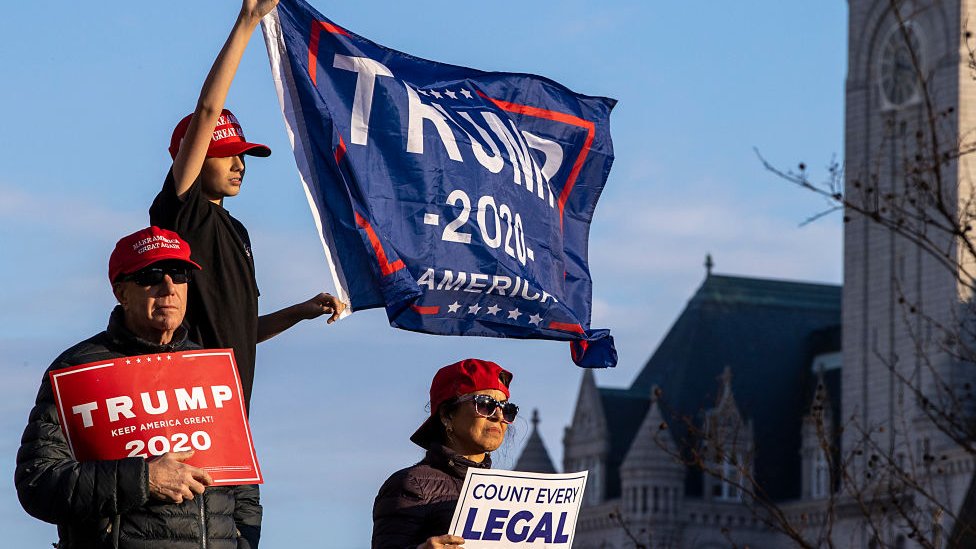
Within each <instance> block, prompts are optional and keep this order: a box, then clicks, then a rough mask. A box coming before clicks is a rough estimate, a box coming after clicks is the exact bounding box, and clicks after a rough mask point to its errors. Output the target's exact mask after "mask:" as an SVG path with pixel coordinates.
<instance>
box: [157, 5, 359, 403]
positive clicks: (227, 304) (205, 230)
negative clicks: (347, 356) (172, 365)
mask: <svg viewBox="0 0 976 549" xmlns="http://www.w3.org/2000/svg"><path fill="white" fill-rule="evenodd" d="M277 4H278V2H277V0H244V2H243V3H242V6H241V12H240V14H239V15H238V18H237V21H236V23H235V24H234V27H233V28H232V29H231V32H230V36H228V38H227V41H226V43H225V44H224V47H223V49H221V51H220V53H219V54H218V56H217V59H216V61H215V62H214V65H213V67H212V68H211V70H210V74H209V75H208V76H207V79H206V80H205V81H204V83H203V88H202V90H201V92H200V98H199V100H198V102H197V106H196V109H195V110H194V112H193V113H192V114H191V115H189V116H187V117H186V118H184V119H183V120H182V121H181V122H180V123H179V124H178V125H177V127H176V129H175V130H174V132H173V138H172V141H171V143H170V147H169V152H170V155H171V156H172V157H173V167H172V169H171V170H170V172H169V174H168V175H167V177H166V181H165V183H164V184H163V188H162V190H161V191H160V192H159V194H158V195H157V196H156V199H155V200H154V201H153V204H152V207H151V208H150V209H149V215H150V220H151V221H152V223H153V224H155V225H158V226H160V227H165V228H168V229H171V230H175V231H177V232H179V233H180V234H181V235H183V237H184V238H186V239H187V241H188V242H190V245H191V246H192V247H193V253H194V260H195V261H197V262H198V263H200V264H201V265H203V266H204V268H205V269H207V271H206V272H207V274H206V275H202V276H201V277H200V278H199V279H198V280H195V281H194V282H195V285H194V289H193V291H192V292H191V294H190V297H189V299H190V303H189V307H188V313H187V323H188V324H189V326H190V331H191V335H192V337H193V338H194V339H195V340H197V341H199V342H200V343H202V344H203V345H204V346H205V347H231V348H233V349H234V354H235V358H236V360H237V365H238V369H239V370H240V372H241V382H242V385H243V388H244V398H245V400H246V401H247V402H248V403H250V398H251V388H252V385H253V381H254V355H255V346H256V345H257V343H258V342H259V341H264V340H266V339H269V338H271V337H273V336H275V335H277V334H279V333H281V332H283V331H284V330H287V329H288V328H290V327H292V326H294V325H295V324H296V323H298V322H299V321H301V320H307V319H312V318H316V317H318V316H320V315H323V314H329V315H331V316H330V317H329V323H330V324H331V323H332V322H334V321H335V320H336V319H337V318H338V317H339V314H340V313H341V312H342V310H343V309H344V308H345V305H344V304H343V303H342V302H341V301H339V300H337V299H336V298H334V297H333V296H331V295H329V294H326V293H321V294H318V295H316V296H315V297H313V298H311V299H309V300H308V301H305V302H302V303H298V304H296V305H293V306H291V307H287V308H285V309H282V310H280V311H277V312H274V313H271V314H268V315H264V316H260V317H259V316H258V288H257V283H256V280H255V275H254V261H253V258H252V255H251V243H250V237H249V236H248V233H247V229H245V228H244V225H243V224H241V222H240V221H238V220H237V219H235V218H234V217H233V216H231V214H230V213H229V212H228V211H227V210H225V209H224V207H223V202H224V199H225V198H228V197H232V196H237V194H238V193H239V192H240V189H241V185H242V183H243V182H244V173H245V161H244V156H245V155H251V156H258V157H266V156H268V155H270V154H271V149H269V148H268V147H266V146H264V145H260V144H257V143H249V142H247V141H246V140H245V139H244V133H243V130H242V129H241V126H240V123H239V122H238V121H237V118H236V117H235V116H234V115H233V114H232V113H231V112H230V111H228V110H227V109H224V101H225V100H226V98H227V92H228V90H229V89H230V85H231V82H233V79H234V75H235V73H236V72H237V67H238V65H239V64H240V60H241V56H242V55H243V54H244V49H245V48H246V47H247V43H248V40H249V39H250V36H251V34H252V33H253V32H254V29H255V28H256V27H257V25H258V23H259V22H260V21H261V18H262V17H263V16H264V15H266V14H267V13H268V12H270V11H271V10H272V9H274V7H275V6H276V5H277Z"/></svg>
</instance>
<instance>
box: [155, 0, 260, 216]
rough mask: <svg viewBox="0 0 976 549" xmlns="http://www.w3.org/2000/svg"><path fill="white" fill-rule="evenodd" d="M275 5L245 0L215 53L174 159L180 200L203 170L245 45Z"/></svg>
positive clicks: (174, 175) (174, 177)
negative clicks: (225, 38) (226, 35)
mask: <svg viewBox="0 0 976 549" xmlns="http://www.w3.org/2000/svg"><path fill="white" fill-rule="evenodd" d="M277 5H278V0H244V1H243V2H242V4H241V12H240V14H239V15H238V16H237V21H236V22H235V23H234V27H233V28H232V29H231V31H230V35H229V36H228V37H227V41H226V42H224V47H223V48H221V50H220V53H219V54H217V59H216V60H215V61H214V64H213V66H212V67H211V68H210V73H209V74H208V75H207V79H206V80H204V81H203V88H202V89H201V90H200V98H199V99H198V100H197V106H196V108H195V109H194V110H193V119H192V120H191V121H190V126H189V128H187V131H186V136H185V137H184V138H183V143H182V144H181V145H180V150H179V152H178V153H177V154H176V158H175V159H173V179H174V180H175V182H176V194H177V196H180V197H182V196H183V195H184V194H186V192H187V191H188V190H189V189H190V186H191V185H193V182H194V181H196V179H197V176H199V175H200V170H201V169H202V168H203V161H204V159H206V157H207V148H208V147H209V146H210V138H211V136H212V135H213V129H214V126H215V125H216V124H217V118H218V117H219V116H220V112H221V111H222V110H223V108H224V103H225V102H226V100H227V92H228V91H229V90H230V85H231V83H232V82H233V81H234V75H235V74H236V73H237V67H238V66H239V65H240V63H241V57H242V56H243V55H244V50H245V49H246V48H247V43H248V41H249V40H250V38H251V34H253V33H254V29H255V28H256V27H257V26H258V23H260V22H261V18H262V17H264V16H265V15H267V14H268V13H269V12H270V11H271V10H273V9H274V8H275V6H277Z"/></svg>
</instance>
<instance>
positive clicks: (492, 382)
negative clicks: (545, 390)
mask: <svg viewBox="0 0 976 549" xmlns="http://www.w3.org/2000/svg"><path fill="white" fill-rule="evenodd" d="M512 377H514V376H512V373H511V372H509V371H508V370H506V369H504V368H502V367H501V366H499V365H497V364H495V363H494V362H489V361H487V360H478V359H477V358H466V359H464V360H462V361H460V362H455V363H454V364H450V365H448V366H444V367H443V368H441V369H440V370H437V373H436V374H434V380H433V381H431V382H430V417H429V418H427V421H425V422H424V423H423V425H421V426H420V428H419V429H417V431H416V432H415V433H414V434H413V435H411V437H410V440H411V441H413V442H414V443H415V444H417V445H418V446H420V447H422V448H427V447H428V446H429V445H430V443H431V442H433V441H434V438H435V437H436V435H437V432H438V431H437V422H438V421H439V418H438V417H437V410H438V409H440V407H441V404H444V403H445V402H447V401H448V400H451V399H452V398H455V397H459V396H461V395H466V394H468V393H473V392H475V391H483V390H486V389H497V390H499V391H501V392H502V393H504V395H505V398H506V399H508V398H509V396H510V394H509V392H508V386H509V384H510V383H511V382H512Z"/></svg>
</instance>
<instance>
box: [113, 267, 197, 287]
mask: <svg viewBox="0 0 976 549" xmlns="http://www.w3.org/2000/svg"><path fill="white" fill-rule="evenodd" d="M166 275H169V277H170V279H172V280H173V284H186V283H187V282H189V281H190V269H188V268H186V267H146V268H145V269H140V270H138V271H136V272H134V273H132V274H128V275H125V276H124V277H123V278H122V280H126V281H129V282H135V283H136V284H138V285H139V286H155V285H156V284H159V283H160V282H162V281H163V279H164V278H165V277H166Z"/></svg>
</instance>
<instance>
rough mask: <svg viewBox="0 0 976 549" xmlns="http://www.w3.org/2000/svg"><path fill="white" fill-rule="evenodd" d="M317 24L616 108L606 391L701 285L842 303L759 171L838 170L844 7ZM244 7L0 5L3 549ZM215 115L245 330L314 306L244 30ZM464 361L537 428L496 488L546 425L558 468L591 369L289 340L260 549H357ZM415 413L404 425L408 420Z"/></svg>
mask: <svg viewBox="0 0 976 549" xmlns="http://www.w3.org/2000/svg"><path fill="white" fill-rule="evenodd" d="M313 5H314V6H315V7H316V8H317V9H318V10H319V11H320V12H322V13H324V14H325V15H327V16H328V17H330V18H331V19H333V20H334V21H336V22H337V23H339V24H340V25H342V26H345V27H346V28H349V29H351V30H353V31H355V32H357V33H358V34H361V35H363V36H366V37H368V38H370V39H372V40H374V41H376V42H379V43H381V44H384V45H387V46H389V47H392V48H395V49H399V50H401V51H405V52H408V53H411V54H414V55H418V56H421V57H426V58H429V59H434V60H438V61H444V62H449V63H454V64H460V65H467V66H471V67H476V68H479V69H483V70H505V71H523V72H532V73H537V74H541V75H545V76H548V77H550V78H553V79H555V80H558V81H560V82H562V83H563V84H565V85H567V86H569V87H570V88H572V89H574V90H576V91H579V92H581V93H586V94H589V95H605V96H610V97H614V98H616V99H618V100H619V104H618V106H617V108H616V109H615V111H614V113H613V116H612V118H611V127H612V131H613V138H614V145H615V149H616V162H615V164H614V168H613V171H612V172H611V174H610V179H609V182H608V183H607V186H606V191H605V192H604V194H603V197H602V199H601V203H600V204H599V206H598V207H597V211H596V215H595V219H594V225H593V229H592V234H591V240H590V259H591V269H592V274H593V281H594V284H593V288H594V296H593V297H594V301H595V303H594V317H593V326H594V327H609V328H611V329H612V330H613V333H614V335H615V336H616V340H617V347H618V351H619V353H620V365H619V366H618V368H617V369H616V370H614V371H601V372H598V375H597V381H598V383H600V384H602V385H611V386H625V385H627V384H629V383H630V381H631V380H632V379H633V377H634V376H635V375H636V373H637V371H638V370H639V369H640V367H641V366H642V365H643V363H644V362H645V361H646V360H647V358H648V357H649V356H650V354H651V352H652V351H653V350H654V348H655V346H656V344H657V342H658V341H659V340H660V339H661V337H662V336H663V335H664V334H665V333H666V331H667V329H668V327H669V325H670V323H671V322H672V321H673V320H674V319H675V318H676V317H677V315H678V313H679V312H680V311H681V308H682V307H683V306H684V303H685V301H686V300H687V299H688V298H689V297H690V296H691V294H692V293H693V292H694V290H695V288H697V286H698V285H699V284H700V283H701V281H702V279H703V277H704V268H703V267H702V262H703V260H704V256H705V253H706V252H711V253H712V254H713V256H714V259H715V263H716V268H715V269H716V272H719V273H726V274H738V275H752V276H759V277H772V278H788V279H800V280H812V281H826V282H839V281H840V276H841V256H840V253H841V222H840V219H839V216H838V215H836V214H835V215H833V216H830V217H828V218H826V219H824V220H821V221H819V222H817V223H815V224H813V225H809V226H805V227H800V226H799V225H800V223H801V222H802V221H803V220H804V219H806V218H807V217H809V216H810V215H813V214H815V213H818V212H819V211H821V210H822V209H823V208H824V204H823V202H822V201H820V200H818V199H817V198H815V197H814V196H812V195H810V194H809V193H806V192H804V191H801V190H798V189H795V188H792V187H789V186H788V185H787V184H785V183H783V182H781V181H779V180H777V179H776V178H775V177H774V176H772V175H771V174H769V173H767V172H765V171H764V170H763V168H762V166H761V164H760V163H759V161H758V160H757V159H756V157H755V155H754V153H753V147H757V148H758V149H760V150H761V151H762V152H763V154H764V155H765V156H766V157H767V158H769V159H770V160H772V161H773V162H774V163H777V164H779V165H782V166H784V167H791V166H795V165H796V163H797V162H799V161H805V162H806V163H807V164H808V165H809V166H811V167H812V168H813V170H814V171H815V172H816V173H821V174H822V173H824V170H823V169H822V167H823V166H825V165H826V164H827V163H828V162H829V161H830V159H831V157H832V156H833V155H835V154H836V155H838V156H839V155H840V154H841V153H842V150H843V141H842V139H843V132H842V129H843V90H844V77H845V70H846V66H845V65H846V53H845V51H846V28H847V27H846V24H847V23H846V16H847V10H846V3H845V2H840V1H832V2H784V1H782V0H753V1H750V2H736V3H730V2H721V1H717V0H714V1H711V2H704V3H695V4H694V5H693V6H692V5H690V4H688V3H683V2H656V1H655V2H648V1H647V0H640V1H621V0H607V1H604V2H598V3H593V2H586V3H584V2H582V1H580V0H566V1H564V2H525V1H524V0H520V1H512V0H498V1H496V2H493V3H491V4H490V6H489V5H488V4H485V3H470V2H447V1H443V0H425V1H413V2H381V1H376V0H360V1H358V2H343V3H335V4H329V3H325V2H323V1H321V0H316V1H314V2H313ZM238 7H239V5H238V4H236V3H235V2H233V1H231V0H221V1H209V2H199V1H190V0H173V1H170V2H159V3H146V2H130V1H126V2H122V1H118V0H106V1H104V2H95V3H91V2H52V1H49V0H37V1H33V2H16V3H10V5H7V6H5V9H4V12H5V13H4V16H3V18H2V23H0V27H2V29H3V38H2V39H0V60H2V63H0V105H3V113H2V122H0V151H2V162H0V250H2V252H3V255H2V257H3V259H2V271H0V272H2V279H0V280H2V281H3V285H2V290H0V368H2V375H3V383H2V384H0V456H2V457H3V459H0V478H4V479H7V480H6V481H4V482H3V483H0V531H2V532H4V536H5V542H4V545H5V546H7V547H28V546H35V547H41V546H44V545H45V544H47V543H50V542H52V541H54V540H55V538H56V534H55V530H54V527H53V526H50V525H46V524H44V523H41V522H39V521H36V520H34V519H32V518H30V517H29V516H28V515H27V514H26V513H24V512H23V511H22V510H21V508H20V506H19V504H18V502H17V500H16V494H15V492H14V489H13V485H12V481H11V480H10V479H12V476H13V463H14V455H15V452H16V449H17V446H18V444H19V437H20V434H21V431H22V430H23V427H24V424H25V423H26V419H27V413H28V411H29V409H30V407H31V404H32V403H33V399H34V395H35V392H36V390H37V385H38V383H39V381H40V378H41V374H42V372H43V371H44V369H45V368H46V367H47V365H48V364H49V363H50V361H51V360H52V359H53V358H54V357H55V356H56V355H57V354H59V353H60V352H61V351H62V350H63V349H65V348H66V347H68V346H70V345H72V344H74V343H76V342H77V341H79V340H81V339H84V338H86V337H88V336H90V335H92V334H93V333H95V332H97V331H99V330H101V329H102V328H103V327H104V326H105V324H106V320H107V315H108V312H109V310H110V309H111V307H112V305H113V299H112V295H111V292H110V288H109V285H108V282H107V280H106V278H107V277H106V274H105V273H106V269H107V267H106V264H107V258H108V254H109V252H110V251H111V249H112V247H113V246H114V243H115V241H116V240H117V239H118V237H119V236H121V235H123V234H127V233H129V232H132V231H134V230H136V229H138V228H141V227H143V226H145V225H146V224H147V223H148V217H147V214H146V210H147V208H148V205H149V203H150V201H151V200H152V197H153V196H154V195H155V194H156V192H157V191H158V188H159V186H160V185H161V183H162V179H163V176H164V175H165V173H166V170H167V169H168V167H169V156H168V155H167V153H166V147H167V145H168V143H169V136H170V133H171V131H172V128H173V126H174V125H175V123H176V122H177V121H178V120H179V119H180V118H181V117H182V116H184V115H185V114H186V113H188V112H189V111H190V110H191V109H192V107H193V105H194V102H195V100H196V97H197V94H198V92H199V88H200V84H201V83H202V80H203V77H204V76H205V74H206V72H207V70H208V69H209V67H210V64H211V62H212V60H213V57H214V56H215V55H216V53H217V51H218V49H219V47H220V45H221V43H222V42H223V40H224V38H225V36H226V33H227V31H228V30H229V28H230V26H231V24H232V22H233V19H234V17H235V15H236V11H237V9H238ZM228 104H229V106H230V107H231V108H232V109H233V110H234V111H235V113H236V114H237V115H238V117H239V118H240V119H241V121H242V123H243V125H244V129H245V131H246V132H247V135H248V137H249V138H251V139H253V140H257V141H260V142H263V143H267V144H268V145H269V146H270V147H271V148H272V149H273V150H274V154H273V155H272V156H271V157H270V158H269V159H267V160H255V161H252V162H249V164H248V180H247V182H246V183H245V188H244V189H243V191H242V194H241V196H240V197H238V198H235V199H232V200H229V201H228V202H227V204H226V205H227V207H228V208H229V209H230V210H231V211H232V212H233V213H234V215H235V216H237V217H238V218H240V219H241V220H242V221H243V222H244V223H245V225H247V227H248V228H249V230H250V231H251V236H252V240H253V243H254V250H255V257H256V261H257V272H258V283H259V286H260V288H261V292H262V293H261V309H262V311H263V312H269V311H271V310H274V309H276V308H278V307H282V306H285V305H289V304H291V303H294V302H297V301H300V300H304V299H306V298H307V297H310V296H311V295H312V294H314V293H316V292H318V291H320V290H323V289H330V287H331V279H330V277H329V275H328V268H327V266H326V260H325V255H324V253H323V251H322V249H321V246H320V244H319V241H318V237H317V235H316V234H315V228H314V224H313V222H312V218H311V216H310V214H309V212H308V206H307V203H306V201H305V198H304V194H303V191H302V189H301V185H300V183H299V180H298V177H297V173H296V169H295V165H294V157H293V156H292V153H291V151H290V147H289V144H288V140H287V136H286V133H285V129H284V124H283V121H282V118H281V113H280V110H279V107H278V104H277V99H276V97H275V93H274V88H273V85H272V81H271V74H270V70H269V67H268V60H267V54H266V52H265V48H264V43H263V41H262V39H261V37H260V32H259V33H258V34H257V35H256V36H255V38H254V39H253V40H252V42H251V45H250V47H249V49H248V52H247V54H246V56H245V60H244V62H243V64H242V66H241V70H240V72H239V75H238V78H237V80H236V82H235V85H234V87H233V89H232V91H231V96H230V100H229V103H228ZM465 356H478V357H483V358H488V359H493V360H496V361H498V362H499V363H501V364H503V365H505V366H506V367H508V368H509V369H511V370H512V371H513V372H515V374H516V377H515V381H514V383H513V396H512V399H513V400H514V401H516V402H518V403H519V404H520V405H521V406H522V409H523V410H526V411H527V413H526V414H525V415H524V419H521V420H519V421H517V422H516V425H515V429H514V430H513V431H510V437H509V441H508V442H507V443H506V446H505V447H503V448H502V449H501V450H500V451H499V452H498V453H497V455H496V457H497V459H498V462H499V464H500V465H501V466H503V467H504V466H507V465H511V464H512V463H513V462H514V460H515V458H516V457H517V456H518V452H519V451H520V449H521V447H522V445H523V444H524V441H525V437H526V436H527V434H528V433H529V431H530V429H531V424H530V423H529V422H528V418H529V417H530V415H531V414H530V412H531V409H532V408H534V407H538V408H539V409H540V411H541V415H542V420H543V423H542V424H541V427H542V435H543V437H544V439H545V441H546V443H547V444H548V447H549V450H550V452H551V453H552V455H553V458H554V459H555V460H556V461H557V464H558V463H560V460H561V457H562V449H561V439H562V431H563V428H564V427H565V426H566V425H567V424H568V422H569V420H570V417H571V414H572V411H573V405H574V403H575V399H576V392H577V389H578V385H579V380H580V375H581V371H580V370H579V369H577V368H576V367H575V366H573V364H572V362H571V361H570V360H569V352H568V348H567V345H566V344H563V343H557V342H526V341H507V340H496V339H482V338H456V337H454V338H451V337H436V336H428V335H419V334H413V333H406V332H400V331H396V330H393V329H391V328H389V327H388V325H387V323H386V318H385V315H384V314H383V313H382V312H381V311H366V312H360V313H356V314H354V315H353V316H352V317H350V318H348V319H346V320H344V321H342V322H340V323H339V324H338V325H335V326H329V327H327V326H326V325H325V323H324V321H321V320H319V321H315V322H309V323H305V324H304V325H301V326H299V327H297V328H295V329H293V330H292V331H290V332H287V333H286V334H284V335H282V336H279V337H278V338H277V339H275V340H272V341H270V342H268V343H265V344H263V345H262V346H260V347H259V350H258V372H257V377H256V381H255V391H254V400H253V405H252V426H253V430H254V437H255V440H256V444H257V449H258V453H259V457H260V460H261V464H262V469H263V472H264V474H265V477H266V481H267V483H266V485H265V486H264V488H263V498H264V504H265V521H264V530H265V534H264V541H265V543H264V546H265V547H295V546H298V545H299V544H300V543H302V542H308V543H310V544H311V545H313V546H316V547H340V548H342V547H365V546H367V545H368V537H369V532H370V525H371V523H370V509H371V505H372V499H373V496H374V495H375V492H376V489H377V488H378V487H379V485H380V484H381V483H382V482H383V480H384V479H385V478H386V476H387V475H388V474H390V473H391V472H393V471H394V470H396V469H399V468H401V467H405V466H407V465H409V464H411V463H413V462H415V461H416V460H418V459H419V458H420V450H419V449H417V448H415V447H413V446H412V445H411V444H410V442H409V441H408V440H407V437H408V436H409V434H410V433H411V432H412V431H413V429H414V428H415V427H416V426H417V425H419V424H420V422H421V421H422V420H423V418H424V416H425V410H424V406H425V404H426V400H427V396H426V391H427V388H428V383H429V380H430V377H431V376H432V375H433V372H434V371H435V370H436V369H437V368H438V367H440V366H442V365H444V364H447V363H449V362H452V361H454V360H456V359H459V358H463V357H465ZM411 403H412V404H411Z"/></svg>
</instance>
